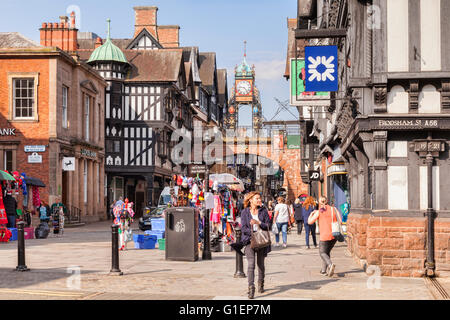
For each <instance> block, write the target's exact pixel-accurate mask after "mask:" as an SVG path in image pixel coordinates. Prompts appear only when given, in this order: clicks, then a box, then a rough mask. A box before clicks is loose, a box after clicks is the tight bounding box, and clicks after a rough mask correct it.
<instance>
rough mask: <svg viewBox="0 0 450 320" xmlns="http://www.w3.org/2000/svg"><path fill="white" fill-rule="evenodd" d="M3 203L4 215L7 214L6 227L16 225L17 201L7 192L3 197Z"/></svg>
mask: <svg viewBox="0 0 450 320" xmlns="http://www.w3.org/2000/svg"><path fill="white" fill-rule="evenodd" d="M3 204H4V205H5V211H6V215H7V216H8V228H15V227H16V215H17V201H16V199H14V197H12V196H10V195H9V194H7V195H6V196H5V197H4V198H3Z"/></svg>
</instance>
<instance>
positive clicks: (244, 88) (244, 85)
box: [236, 81, 252, 96]
mask: <svg viewBox="0 0 450 320" xmlns="http://www.w3.org/2000/svg"><path fill="white" fill-rule="evenodd" d="M251 90H252V84H251V83H250V81H239V82H238V84H237V85H236V91H237V92H238V93H239V94H240V95H243V96H245V95H248V94H249V93H250V91H251Z"/></svg>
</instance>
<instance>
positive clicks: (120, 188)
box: [78, 7, 225, 215]
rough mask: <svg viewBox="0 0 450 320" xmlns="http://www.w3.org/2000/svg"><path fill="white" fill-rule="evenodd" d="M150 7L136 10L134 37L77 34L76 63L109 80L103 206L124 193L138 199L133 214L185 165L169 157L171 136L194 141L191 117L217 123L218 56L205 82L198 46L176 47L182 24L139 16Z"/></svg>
mask: <svg viewBox="0 0 450 320" xmlns="http://www.w3.org/2000/svg"><path fill="white" fill-rule="evenodd" d="M155 8H156V7H136V8H135V10H136V11H137V14H136V19H137V21H136V30H135V37H134V38H133V39H111V38H110V36H109V31H108V36H107V39H106V40H105V41H104V43H103V44H102V40H101V39H100V38H97V39H83V40H81V39H78V45H79V50H78V54H79V56H80V58H81V60H85V61H87V62H88V64H90V65H91V66H92V67H93V68H94V69H96V70H97V71H98V72H99V73H100V75H102V76H103V78H104V79H105V80H106V81H107V83H108V87H107V89H106V95H105V108H106V110H105V174H106V179H105V181H106V183H105V188H107V191H108V192H107V195H108V197H107V203H108V204H111V203H112V202H113V201H115V200H117V199H118V198H119V197H120V196H123V197H124V198H125V197H127V198H128V199H129V200H130V201H132V202H134V203H135V210H136V212H137V214H138V215H139V214H140V213H141V212H142V209H143V208H144V207H145V206H150V207H155V206H157V205H158V199H159V195H160V193H161V191H162V190H163V188H164V187H165V186H168V185H169V183H170V180H171V179H172V176H173V174H187V173H188V171H187V163H180V164H178V162H177V161H174V159H172V157H171V151H172V149H173V147H174V146H175V145H176V144H177V143H178V141H180V140H174V139H172V136H173V135H174V134H176V135H177V137H178V136H180V135H181V136H183V137H184V138H186V139H189V140H190V141H191V143H192V140H193V139H192V134H193V130H194V121H198V120H199V119H201V120H202V121H200V123H201V124H200V125H201V126H202V127H203V126H206V125H207V124H208V121H209V120H210V119H212V120H214V123H213V125H215V126H218V125H219V123H218V122H217V120H219V119H218V116H219V113H218V110H217V107H215V108H211V105H215V104H217V92H218V91H219V90H218V89H217V71H216V62H215V55H214V57H213V58H214V59H213V62H212V63H209V62H208V73H209V74H208V79H209V78H211V79H212V80H211V81H209V82H211V84H208V86H207V87H205V85H204V84H203V83H202V82H203V80H204V79H203V78H202V77H200V66H201V62H202V61H201V56H200V54H199V52H198V48H196V47H185V48H179V47H177V46H178V38H177V37H178V29H179V27H177V26H161V27H158V26H156V16H155V18H154V19H153V20H154V24H155V25H152V21H153V20H152V19H150V20H151V21H150V20H149V21H147V20H144V21H143V20H142V19H143V18H142V17H144V16H145V15H142V14H139V12H141V11H145V13H146V14H147V13H148V12H147V11H149V12H154V13H155V15H156V10H157V8H156V10H155ZM139 19H140V20H139ZM163 27H165V28H163ZM175 27H176V28H175ZM159 29H161V30H162V31H161V32H160V33H158V30H159ZM169 32H172V34H171V33H169ZM173 32H176V37H175V38H174V33H173ZM174 39H175V41H174ZM210 74H211V75H210ZM211 89H213V90H211ZM224 90H225V89H223V90H221V91H224ZM202 101H204V103H202ZM211 103H212V104H211ZM202 115H204V117H203V116H202ZM172 140H174V141H172Z"/></svg>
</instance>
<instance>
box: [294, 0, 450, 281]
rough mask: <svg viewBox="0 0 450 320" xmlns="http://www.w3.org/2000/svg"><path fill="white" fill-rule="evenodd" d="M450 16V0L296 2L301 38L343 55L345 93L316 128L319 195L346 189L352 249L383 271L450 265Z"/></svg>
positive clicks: (414, 272) (418, 271) (407, 272)
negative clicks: (320, 169) (321, 175)
mask: <svg viewBox="0 0 450 320" xmlns="http://www.w3.org/2000/svg"><path fill="white" fill-rule="evenodd" d="M314 8H317V10H316V11H315V12H314V10H313V9H314ZM449 12H450V3H449V2H448V1H445V0H397V1H383V0H373V1H358V0H346V1H338V0H329V1H325V0H323V1H322V0H317V1H313V0H307V1H299V15H300V21H299V24H298V29H297V30H296V31H295V33H296V38H297V41H302V39H305V38H306V39H308V41H309V45H327V44H328V45H337V47H338V52H339V65H338V74H339V90H338V92H337V93H332V94H331V97H332V98H333V99H332V100H331V101H330V106H329V108H328V110H327V111H328V112H327V114H326V118H322V119H320V117H319V115H318V114H317V115H316V119H315V125H314V128H313V133H314V134H315V135H316V137H317V139H318V140H319V148H320V153H321V155H322V159H324V160H323V162H324V163H323V168H324V172H323V173H324V176H325V177H326V178H325V181H324V182H325V186H326V184H327V183H328V188H324V189H322V192H321V193H322V194H327V195H328V196H329V198H330V200H332V201H334V202H335V203H336V202H338V200H339V201H340V200H342V199H343V200H344V201H347V200H346V199H345V197H346V195H345V193H344V192H345V191H348V197H349V198H348V201H349V203H350V205H351V210H350V215H349V222H348V233H349V241H348V242H349V249H350V251H351V252H352V253H353V254H354V256H355V257H356V258H358V259H359V261H361V262H363V263H367V264H368V265H378V266H380V267H381V271H382V274H383V275H393V276H421V275H424V274H425V273H427V274H430V273H434V272H435V271H440V270H441V271H444V270H445V271H448V270H449V266H450V265H449V259H450V256H449V255H448V246H447V245H446V243H448V241H449V237H450V234H449V233H448V232H447V231H445V230H446V229H445V228H446V226H448V225H449V222H450V198H448V197H445V196H444V195H445V194H447V191H449V186H448V183H446V181H448V180H449V178H450V171H449V170H448V166H449V165H450V158H449V153H448V146H449V143H450V131H449V130H450V118H449V117H448V114H449V110H450V108H449V106H450V103H449V101H450V99H449V97H450V94H449V92H450V90H449V89H450V85H449V84H450V81H449V80H448V79H449V78H450V63H449V62H448V59H447V58H446V56H445V53H446V52H448V49H449V48H450V34H449V33H448V32H447V31H446V30H448V28H449V26H450V19H449V18H448V15H447V13H449ZM308 20H309V21H313V22H312V23H310V24H309V25H310V27H311V29H310V30H305V29H304V28H306V29H307V28H308V26H307V25H308V24H305V23H301V22H302V21H303V22H305V21H308ZM425 156H426V157H427V158H425ZM336 178H339V179H336ZM336 186H337V187H338V188H335V187H336ZM327 189H328V190H327ZM429 192H430V193H429ZM338 193H339V194H340V197H341V199H338V196H337V194H338ZM430 195H431V197H429V196H430ZM428 197H429V198H428ZM424 213H425V214H426V218H424ZM434 226H436V230H438V229H439V230H441V231H440V232H437V233H435V234H434V235H433V234H432V235H431V236H430V238H429V239H431V240H427V233H428V232H432V231H430V230H433V229H434ZM408 228H409V229H408ZM432 241H434V242H432ZM431 243H435V244H436V246H435V248H433V246H434V245H432V244H431ZM431 254H435V257H436V259H435V260H434V256H431ZM446 254H447V255H446Z"/></svg>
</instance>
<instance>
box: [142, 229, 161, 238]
mask: <svg viewBox="0 0 450 320" xmlns="http://www.w3.org/2000/svg"><path fill="white" fill-rule="evenodd" d="M145 234H146V235H152V236H156V237H157V239H158V240H159V239H164V238H165V234H166V232H165V231H160V230H147V231H145Z"/></svg>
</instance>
